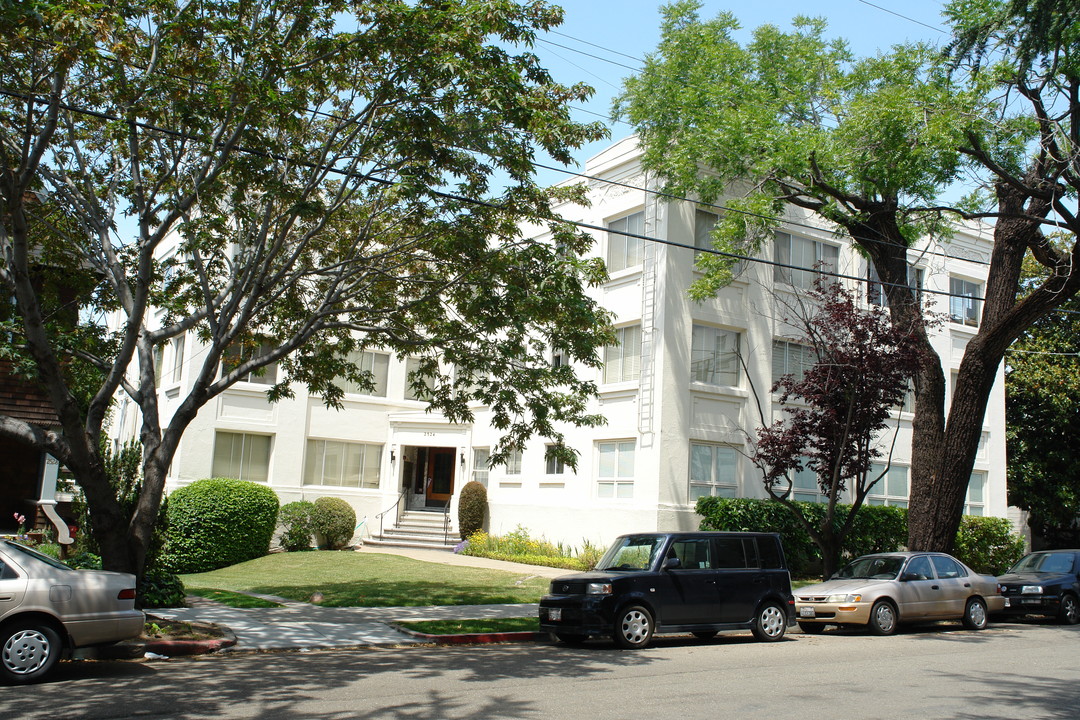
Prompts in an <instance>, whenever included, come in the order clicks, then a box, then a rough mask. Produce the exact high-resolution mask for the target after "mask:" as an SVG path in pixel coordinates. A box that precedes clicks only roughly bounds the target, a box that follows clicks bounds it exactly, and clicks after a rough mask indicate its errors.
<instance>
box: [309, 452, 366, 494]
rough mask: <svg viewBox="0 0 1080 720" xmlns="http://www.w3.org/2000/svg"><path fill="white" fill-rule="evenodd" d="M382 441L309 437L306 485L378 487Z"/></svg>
mask: <svg viewBox="0 0 1080 720" xmlns="http://www.w3.org/2000/svg"><path fill="white" fill-rule="evenodd" d="M381 464H382V445H367V444H364V443H351V442H344V441H339V440H308V441H307V455H306V457H305V458H304V484H305V485H333V486H334V487H354V488H370V489H377V488H378V487H379V468H380V466H381Z"/></svg>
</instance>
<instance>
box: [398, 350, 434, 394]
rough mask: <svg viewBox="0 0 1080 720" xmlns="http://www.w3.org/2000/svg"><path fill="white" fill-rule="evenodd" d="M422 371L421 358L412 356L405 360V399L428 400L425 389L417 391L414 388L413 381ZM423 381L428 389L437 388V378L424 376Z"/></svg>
mask: <svg viewBox="0 0 1080 720" xmlns="http://www.w3.org/2000/svg"><path fill="white" fill-rule="evenodd" d="M418 372H420V358H414V357H411V358H409V359H407V360H406V361H405V399H406V400H426V399H427V397H426V395H427V393H425V392H424V391H423V390H421V391H419V392H418V391H417V390H416V389H414V388H413V382H414V380H415V379H419V378H417V377H416V374H417V373H418ZM421 383H422V385H423V387H425V388H427V389H428V390H433V389H434V388H435V378H428V377H426V378H422V380H421Z"/></svg>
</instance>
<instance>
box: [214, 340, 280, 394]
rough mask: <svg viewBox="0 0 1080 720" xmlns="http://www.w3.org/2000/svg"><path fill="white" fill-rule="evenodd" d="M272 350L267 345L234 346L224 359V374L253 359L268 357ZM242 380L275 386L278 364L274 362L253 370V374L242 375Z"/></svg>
mask: <svg viewBox="0 0 1080 720" xmlns="http://www.w3.org/2000/svg"><path fill="white" fill-rule="evenodd" d="M271 349H272V348H271V347H270V346H269V345H267V344H265V343H264V344H262V345H258V346H255V345H251V344H241V345H239V346H237V345H233V346H232V347H230V348H228V349H226V350H225V354H224V356H223V357H222V360H221V365H222V369H221V371H222V374H224V373H226V372H229V371H230V370H232V369H233V368H235V367H239V366H240V365H243V364H244V363H246V362H247V361H248V360H250V359H251V358H253V357H260V356H262V355H266V354H267V353H269V352H270V351H271ZM240 380H241V381H243V382H251V383H258V384H260V385H273V384H275V383H276V382H277V363H276V362H273V363H270V364H269V365H264V366H263V367H261V368H258V369H256V370H252V371H251V372H249V373H247V374H245V375H242V376H241V377H240Z"/></svg>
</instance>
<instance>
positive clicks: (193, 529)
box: [162, 478, 278, 572]
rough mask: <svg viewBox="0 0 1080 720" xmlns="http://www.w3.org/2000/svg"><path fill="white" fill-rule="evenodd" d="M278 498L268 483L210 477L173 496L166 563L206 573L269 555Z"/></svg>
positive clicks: (170, 567) (165, 565)
mask: <svg viewBox="0 0 1080 720" xmlns="http://www.w3.org/2000/svg"><path fill="white" fill-rule="evenodd" d="M277 513H278V499H277V495H276V494H275V493H274V491H273V490H271V489H270V488H268V487H266V486H265V485H258V484H256V483H253V482H246V481H243V480H234V479H232V478H206V479H204V480H197V481H195V482H193V483H191V484H190V485H187V486H186V487H182V488H179V489H178V490H176V491H175V492H173V493H172V495H170V496H169V503H168V511H167V517H168V524H169V527H168V531H167V535H166V540H165V550H164V557H163V559H162V566H163V568H164V569H167V570H169V571H172V572H205V571H207V570H214V569H216V568H220V567H225V566H226V565H233V564H235V563H238V562H244V561H245V560H251V559H253V558H257V557H260V556H262V555H265V554H266V553H267V552H269V550H270V539H271V537H272V536H273V534H274V527H275V525H276V521H277Z"/></svg>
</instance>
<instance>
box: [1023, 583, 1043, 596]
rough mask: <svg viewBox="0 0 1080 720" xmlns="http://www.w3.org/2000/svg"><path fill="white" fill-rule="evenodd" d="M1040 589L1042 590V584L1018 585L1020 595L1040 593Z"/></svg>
mask: <svg viewBox="0 0 1080 720" xmlns="http://www.w3.org/2000/svg"><path fill="white" fill-rule="evenodd" d="M1042 591H1043V587H1042V585H1021V586H1020V594H1021V595H1042Z"/></svg>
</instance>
